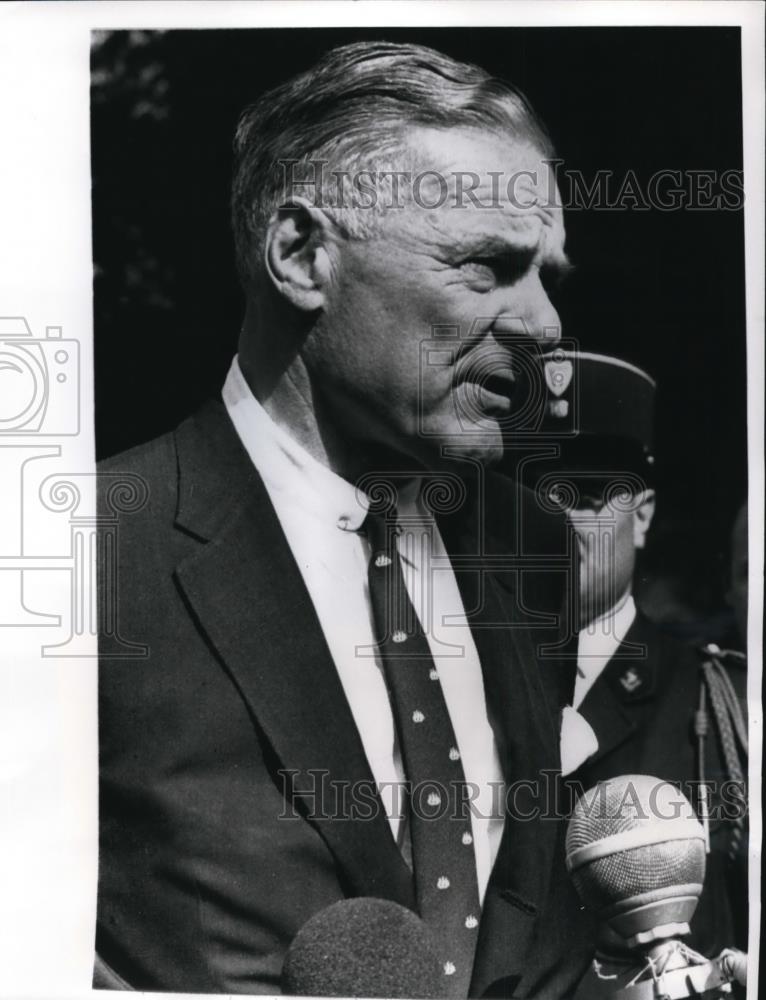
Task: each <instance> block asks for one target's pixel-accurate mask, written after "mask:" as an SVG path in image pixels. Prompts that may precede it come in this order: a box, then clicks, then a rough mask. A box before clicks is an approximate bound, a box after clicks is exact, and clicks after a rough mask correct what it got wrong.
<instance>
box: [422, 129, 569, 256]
mask: <svg viewBox="0 0 766 1000" xmlns="http://www.w3.org/2000/svg"><path fill="white" fill-rule="evenodd" d="M409 145H410V148H411V150H412V151H413V156H412V160H411V163H412V170H411V175H412V183H411V191H410V199H409V201H410V204H409V206H408V207H409V208H410V209H411V212H410V213H408V214H409V216H410V221H412V222H415V221H416V220H417V221H419V222H425V223H426V224H427V225H428V226H429V228H430V229H432V230H433V231H434V234H438V233H439V232H443V233H444V236H445V238H449V239H450V240H451V241H457V245H459V243H462V242H463V241H464V242H465V244H466V250H468V249H470V246H471V245H472V244H473V243H474V242H475V241H476V239H477V238H478V237H481V238H489V239H491V238H492V237H493V236H494V237H497V238H498V240H499V241H502V240H503V238H504V237H506V236H507V235H510V236H511V237H512V238H513V241H514V243H515V244H517V245H518V244H519V243H521V244H522V245H523V244H525V243H526V244H529V245H530V246H536V245H538V244H539V243H540V241H541V240H544V241H546V242H550V244H551V245H552V246H554V245H555V246H563V242H564V219H563V210H562V206H561V197H560V194H559V191H558V188H557V185H556V165H555V162H553V161H551V160H549V159H548V158H547V157H546V155H545V154H544V153H543V152H542V151H541V150H539V149H538V148H536V147H535V146H534V145H532V144H531V143H530V141H529V140H528V139H526V138H524V137H522V136H519V137H514V136H511V135H509V134H507V133H503V132H502V131H500V130H499V129H497V130H495V131H491V132H490V131H483V130H479V129H454V130H446V129H443V130H437V129H430V128H421V129H417V130H413V132H412V133H410V136H409Z"/></svg>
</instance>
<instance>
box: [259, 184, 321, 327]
mask: <svg viewBox="0 0 766 1000" xmlns="http://www.w3.org/2000/svg"><path fill="white" fill-rule="evenodd" d="M333 242H334V234H333V232H332V231H331V223H330V220H329V219H328V218H327V216H326V215H324V213H322V212H320V211H319V210H318V209H317V208H314V206H313V205H312V204H311V203H310V202H308V201H306V199H305V198H299V197H294V198H290V200H289V201H286V202H285V203H284V205H281V206H280V207H279V208H278V209H277V210H276V212H274V214H273V215H272V217H271V219H270V221H269V226H268V229H267V231H266V247H265V263H266V271H267V273H268V275H269V277H270V278H271V281H272V284H273V285H274V287H275V288H276V289H277V291H278V292H279V293H280V294H281V295H283V296H284V297H285V298H286V299H287V300H288V301H289V302H290V303H291V304H292V305H294V306H295V307H296V309H301V310H303V311H305V312H315V311H316V310H317V309H321V308H322V307H323V306H324V305H325V302H326V300H327V290H328V287H329V284H330V280H331V277H332V258H331V246H332V244H333Z"/></svg>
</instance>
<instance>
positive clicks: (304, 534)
mask: <svg viewBox="0 0 766 1000" xmlns="http://www.w3.org/2000/svg"><path fill="white" fill-rule="evenodd" d="M223 401H224V404H225V406H226V409H227V411H228V413H229V416H230V418H231V420H232V423H233V424H234V427H235V429H236V431H237V434H238V435H239V437H240V440H241V441H242V444H243V445H244V447H245V449H246V450H247V453H248V455H249V456H250V458H251V460H252V462H253V464H254V465H255V467H256V469H257V470H258V473H259V474H260V476H261V478H262V479H263V482H264V485H265V486H266V490H267V492H268V494H269V497H270V499H271V502H272V504H273V505H274V509H275V511H276V513H277V517H278V518H279V522H280V524H281V526H282V530H283V531H284V533H285V537H286V539H287V542H288V545H289V546H290V549H291V551H292V554H293V557H294V558H295V561H296V562H297V564H298V567H299V568H300V571H301V574H302V575H303V580H304V582H305V584H306V588H307V590H308V592H309V595H310V597H311V600H312V602H313V604H314V608H315V610H316V613H317V617H318V618H319V622H320V624H321V626H322V631H323V633H324V636H325V639H326V641H327V645H328V647H329V649H330V653H331V655H332V658H333V661H334V662H335V666H336V668H337V671H338V675H339V677H340V681H341V684H342V686H343V690H344V692H345V695H346V699H347V700H348V704H349V706H350V708H351V712H352V715H353V717H354V721H355V722H356V725H357V729H358V730H359V735H360V737H361V741H362V745H363V747H364V751H365V754H366V756H367V760H368V762H369V765H370V769H371V771H372V774H373V777H374V779H375V781H376V783H377V785H378V790H379V792H380V795H381V799H382V801H383V804H384V806H385V808H386V811H387V814H388V818H389V823H390V826H391V832H392V834H393V836H394V838H395V839H396V840H397V843H399V844H400V846H401V845H402V843H403V834H404V832H405V831H404V830H403V829H402V818H403V817H402V810H401V803H402V801H403V800H402V798H401V795H400V785H401V783H402V782H403V781H404V780H405V774H404V769H403V766H402V759H401V753H400V750H399V747H398V740H397V737H396V731H395V727H394V718H393V713H392V710H391V705H390V702H389V697H388V691H387V689H386V683H385V679H384V676H383V671H382V666H381V663H380V660H379V657H378V655H377V651H376V647H375V641H374V630H373V629H374V626H373V619H372V607H371V603H370V599H369V590H368V583H367V570H368V562H369V557H370V549H369V544H368V542H367V540H366V538H365V537H364V535H363V534H360V528H361V526H362V523H363V521H364V519H365V516H366V514H367V508H368V500H367V497H366V496H365V495H364V493H361V492H360V491H358V490H357V489H356V487H354V486H353V485H352V484H350V483H348V482H347V481H346V480H344V479H342V478H341V477H340V476H338V475H336V473H334V472H333V471H332V470H331V469H329V468H328V467H327V466H325V465H323V464H322V463H321V462H319V461H317V460H316V459H315V458H313V457H312V456H311V455H310V454H309V453H308V452H307V451H306V450H305V449H304V448H303V447H302V446H301V445H299V444H298V443H297V442H296V441H295V440H294V439H293V438H292V437H291V436H290V435H289V434H288V433H287V431H286V430H285V429H284V428H282V427H280V426H279V425H278V424H276V423H275V422H274V421H273V420H272V419H271V417H270V416H269V415H268V414H267V413H266V411H265V410H264V408H263V407H262V406H261V405H260V403H259V402H258V401H257V400H256V398H255V396H254V395H253V394H252V392H251V390H250V388H249V386H248V385H247V383H246V381H245V379H244V376H243V375H242V371H241V369H240V367H239V362H238V360H237V358H236V357H235V358H234V360H233V362H232V365H231V368H230V370H229V374H228V376H227V378H226V383H225V385H224V388H223ZM397 507H398V513H399V522H400V524H401V525H402V529H403V530H402V532H401V534H400V535H399V538H398V547H399V556H400V559H401V562H402V570H403V574H404V579H405V584H406V587H407V591H408V593H409V597H410V600H411V601H412V605H413V607H414V609H415V611H416V613H417V615H418V618H419V619H420V622H421V624H422V625H423V629H424V631H425V633H426V636H427V639H428V644H429V647H430V650H431V654H432V656H433V658H434V664H435V666H436V668H437V670H438V671H439V677H440V680H441V685H442V689H443V692H444V698H445V701H446V703H447V709H448V711H449V714H450V719H451V721H452V727H453V729H454V731H455V737H456V739H457V744H458V750H459V751H460V757H461V761H462V764H463V771H464V774H465V779H466V781H467V782H468V783H469V784H472V785H474V786H475V787H476V788H477V789H478V791H479V794H478V797H477V798H476V800H475V803H474V806H473V808H472V817H471V822H472V830H473V838H474V852H475V857H476V874H477V880H478V883H479V893H480V897H481V898H482V899H483V898H484V893H485V891H486V886H487V881H488V879H489V875H490V871H491V869H492V865H493V863H494V860H495V856H496V854H497V850H498V847H499V844H500V837H501V835H502V829H503V810H502V808H501V807H502V803H503V802H504V794H503V778H502V772H501V768H500V761H499V758H498V752H497V746H496V743H495V738H494V734H493V732H492V728H491V726H490V723H489V720H488V717H487V706H486V701H485V696H484V682H483V678H482V672H481V664H480V662H479V657H478V653H477V651H476V646H475V644H474V641H473V636H472V635H471V630H470V628H469V627H468V625H467V623H466V621H465V608H464V607H463V602H462V598H461V596H460V591H459V589H458V586H457V581H456V580H455V574H454V572H453V570H452V565H451V563H450V560H449V557H448V555H447V552H446V550H445V548H444V543H443V541H442V538H441V535H440V534H439V531H438V528H437V527H436V524H435V522H434V520H433V518H432V517H431V515H430V513H429V512H428V511H427V510H426V509H425V508H424V506H423V505H422V503H421V501H420V484H419V483H418V482H417V481H416V480H412V481H410V482H409V483H407V485H406V487H405V488H403V489H401V490H400V492H399V498H398V504H397ZM498 804H499V805H500V808H499V807H498Z"/></svg>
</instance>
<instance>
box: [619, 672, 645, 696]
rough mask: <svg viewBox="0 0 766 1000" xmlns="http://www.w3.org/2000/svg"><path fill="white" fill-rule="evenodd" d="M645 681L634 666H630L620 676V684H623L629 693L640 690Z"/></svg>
mask: <svg viewBox="0 0 766 1000" xmlns="http://www.w3.org/2000/svg"><path fill="white" fill-rule="evenodd" d="M643 683H644V682H643V680H642V678H641V677H640V676H639V675H638V673H637V672H636V671H635V670H634V669H633V667H628V669H627V670H626V671H625V673H624V674H623V675H622V677H621V678H620V684H622V686H623V687H624V688H625V690H626V691H627V692H628V694H633V693H634V692H635V691H638V689H639V688H640V687H641V685H642V684H643Z"/></svg>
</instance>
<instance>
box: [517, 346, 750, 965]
mask: <svg viewBox="0 0 766 1000" xmlns="http://www.w3.org/2000/svg"><path fill="white" fill-rule="evenodd" d="M545 382H546V384H547V394H548V398H547V401H546V412H545V418H544V423H543V429H544V431H545V432H546V435H547V437H546V439H547V440H550V439H551V438H550V435H551V434H554V435H556V438H555V440H557V442H558V451H559V455H558V457H557V458H555V459H554V458H551V459H549V460H547V461H537V462H534V463H531V464H530V465H528V466H527V471H526V474H525V478H526V480H527V481H528V482H529V483H530V485H534V486H535V488H536V489H537V491H538V494H541V501H542V502H544V503H550V501H551V500H552V499H553V500H557V501H558V502H559V503H560V504H561V505H562V506H563V507H565V509H566V511H567V514H568V517H569V521H570V524H571V527H572V531H573V533H574V536H575V539H576V544H577V546H578V547H579V562H580V576H579V587H578V588H573V589H574V591H575V595H576V599H575V601H574V605H573V607H572V609H571V616H572V619H573V622H574V625H575V628H576V629H577V630H578V632H579V635H578V641H577V671H576V677H575V679H574V685H573V689H571V707H569V708H566V709H564V713H563V719H562V734H561V750H562V768H563V771H564V774H565V775H569V780H570V782H571V783H572V784H573V785H574V786H575V787H576V789H578V790H579V789H580V787H581V788H582V789H588V788H590V787H592V786H593V785H594V784H596V782H598V781H602V780H606V779H608V778H612V777H616V776H618V775H626V774H649V775H654V776H656V777H658V778H662V779H666V780H670V781H674V782H676V783H677V784H680V785H681V786H682V788H683V790H684V791H685V792H686V794H687V796H688V797H690V798H691V799H692V801H693V802H694V803H695V805H696V807H697V809H698V812H699V814H700V818H701V819H703V820H704V822H705V823H706V827H707V829H708V830H709V842H710V853H709V855H708V864H707V877H706V884H705V890H704V892H703V896H702V899H701V901H700V904H699V906H698V909H697V913H696V916H695V919H694V920H693V921H692V936H691V939H690V940H689V942H688V943H689V944H690V945H691V947H693V948H695V949H696V950H698V951H700V952H702V953H703V954H705V955H707V956H715V955H718V954H719V953H720V951H721V950H722V949H723V948H725V947H727V946H733V945H736V946H738V947H741V948H745V947H746V935H747V888H746V886H747V874H746V868H747V851H746V846H745V840H744V830H745V817H744V816H743V815H742V813H743V811H744V803H745V797H744V775H745V774H746V752H747V750H746V739H747V734H746V727H745V724H744V718H743V714H742V711H741V707H740V705H739V699H738V698H737V697H736V696H735V695H734V692H733V687H732V682H731V674H732V671H736V672H738V673H739V674H740V675H741V678H742V679H743V678H744V670H743V669H742V666H741V665H740V664H739V660H738V659H737V656H738V654H726V653H722V652H721V651H720V650H718V648H717V647H708V648H706V649H705V650H702V651H700V650H697V649H694V648H692V647H690V646H685V645H683V644H682V643H680V642H678V641H677V640H675V639H674V638H672V637H670V636H668V635H666V634H664V633H663V632H661V631H660V630H659V629H658V628H657V627H656V626H654V625H653V624H652V623H651V622H650V621H649V620H648V619H647V618H646V617H645V616H644V615H643V614H642V613H641V611H640V609H639V608H637V606H636V602H635V600H634V598H633V575H634V570H635V565H636V554H637V552H638V550H640V549H642V548H643V547H644V544H645V541H646V538H647V534H648V532H649V529H650V527H651V523H652V518H653V515H654V510H655V490H654V475H653V471H654V458H653V455H652V436H653V434H652V432H653V410H654V397H655V388H656V386H655V382H654V380H653V379H652V378H651V377H650V376H649V375H648V374H647V373H646V372H644V371H642V370H641V369H639V368H637V367H635V366H634V365H631V364H629V363H627V362H626V361H623V360H621V359H619V358H614V357H605V356H601V355H596V354H586V353H578V354H575V353H569V352H566V351H561V350H559V351H556V352H555V353H554V354H552V355H549V356H548V357H547V360H546V361H545ZM557 428H558V432H557ZM739 655H741V654H739ZM732 663H734V664H737V665H735V666H731V664H732ZM736 679H737V678H735V680H736ZM700 782H704V783H706V784H707V785H708V786H709V792H708V793H707V794H704V793H702V792H701V791H700V788H699V784H700Z"/></svg>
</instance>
